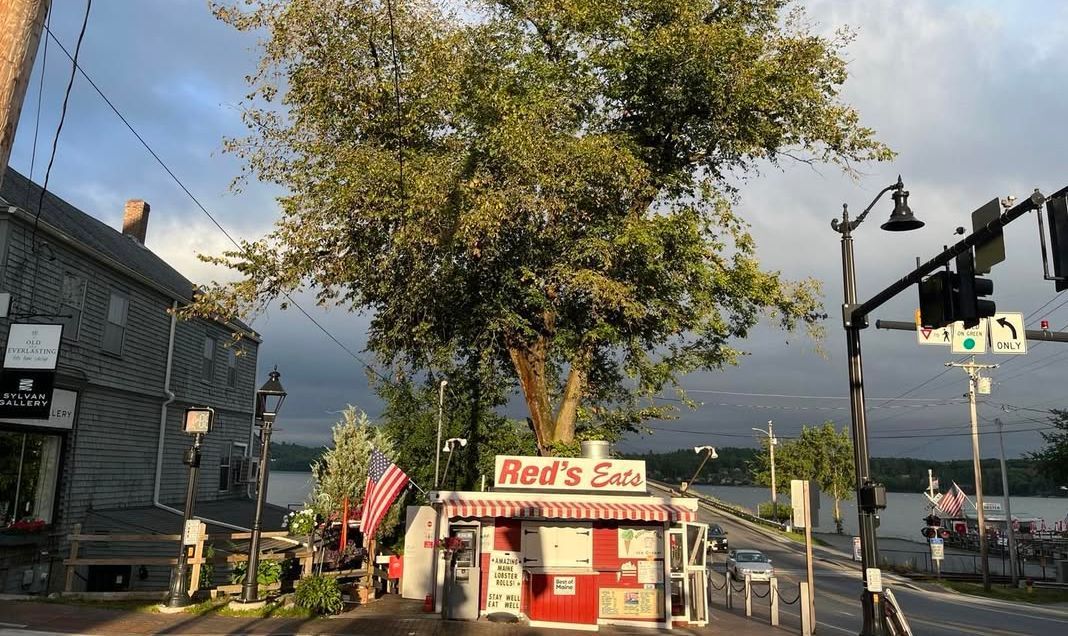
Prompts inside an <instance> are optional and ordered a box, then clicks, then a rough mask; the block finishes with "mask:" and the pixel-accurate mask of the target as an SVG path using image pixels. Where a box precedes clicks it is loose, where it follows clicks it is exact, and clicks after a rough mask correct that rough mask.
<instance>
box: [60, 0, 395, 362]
mask: <svg viewBox="0 0 1068 636" xmlns="http://www.w3.org/2000/svg"><path fill="white" fill-rule="evenodd" d="M90 1H91V0H90ZM46 29H47V27H46ZM47 32H48V36H49V37H50V38H52V40H53V41H54V42H55V43H56V45H57V46H59V48H60V49H61V50H62V51H63V53H64V54H65V55H66V56H67V57H68V58H69V59H70V60H71V62H72V63H73V64H74V68H75V69H77V71H78V72H79V73H81V75H82V77H84V78H85V80H86V81H87V82H89V85H90V86H92V87H93V90H95V91H96V93H97V95H99V96H100V98H101V99H103V100H104V103H106V104H107V105H108V107H110V108H111V110H112V112H114V113H115V115H116V116H118V118H119V120H120V121H122V123H123V124H124V125H125V126H126V128H127V129H129V131H130V132H131V133H133V136H134V137H136V138H137V141H139V142H141V145H142V146H144V148H145V150H147V151H148V153H149V154H150V155H152V158H153V159H155V160H156V163H158V164H159V165H160V167H161V168H163V171H164V172H166V173H167V175H168V176H170V178H171V180H173V181H174V183H175V184H177V185H178V187H179V188H180V189H181V190H182V192H184V193H185V195H186V196H187V197H189V199H190V200H191V201H192V202H193V204H194V205H196V206H197V208H198V209H200V211H201V212H203V213H204V215H205V216H206V217H208V219H209V220H210V221H211V222H212V223H213V224H214V225H215V227H216V228H218V229H219V231H220V232H222V234H223V236H225V237H226V238H227V239H229V241H230V242H231V243H233V245H234V246H235V247H237V249H238V250H239V251H241V252H245V249H244V248H243V247H242V246H241V244H240V243H238V242H237V240H236V239H234V237H233V236H232V235H231V234H230V233H229V232H228V231H227V230H226V228H225V227H223V226H222V224H221V223H219V221H218V220H217V219H216V218H215V216H214V215H212V213H211V212H209V211H208V209H207V208H206V207H204V204H202V203H201V202H200V200H199V199H198V198H197V197H196V195H194V194H193V193H192V192H191V191H190V190H189V188H187V187H186V185H185V184H184V183H183V182H182V180H181V179H179V178H178V176H177V175H176V174H175V173H174V171H173V170H171V168H170V167H169V166H168V165H167V164H166V163H165V162H164V161H163V159H161V158H160V156H159V154H157V153H156V151H155V150H153V149H152V146H150V145H149V144H148V142H147V141H145V139H144V137H142V136H141V134H140V133H138V132H137V130H136V129H135V128H134V127H133V125H132V124H131V123H130V121H129V120H128V119H126V117H125V116H124V115H123V114H122V112H120V111H119V109H118V108H117V107H116V106H115V104H114V103H112V101H111V100H110V99H109V98H108V96H107V95H105V94H104V91H103V90H101V89H100V87H99V86H98V85H97V84H96V82H94V81H93V79H92V78H91V77H90V76H89V74H88V73H86V72H85V69H83V68H82V67H81V66H80V65H78V63H77V60H76V58H75V56H72V55H71V53H70V51H68V50H67V47H65V46H63V43H62V42H61V41H60V40H59V38H57V37H56V35H55V34H54V33H52V31H51V30H50V29H47ZM79 42H80V40H79ZM76 54H77V50H76V51H75V55H76ZM43 191H44V190H43V189H42V192H43ZM282 295H283V296H284V297H285V299H286V301H287V302H288V303H289V304H291V305H293V306H294V307H296V308H297V310H298V311H299V312H300V313H301V314H303V315H304V317H305V318H307V319H308V320H309V321H311V323H312V324H313V325H315V326H316V327H317V328H318V329H319V331H321V332H323V334H324V335H326V337H327V338H329V339H330V340H332V341H333V342H334V344H336V345H337V346H338V347H340V348H341V349H342V350H343V351H344V352H345V353H347V354H348V355H349V356H351V357H352V358H353V359H354V360H356V361H357V362H359V363H360V364H362V365H363V366H364V367H365V368H366V369H368V370H369V371H370V372H371V373H373V374H375V376H377V377H378V378H379V379H381V380H383V381H388V378H386V377H385V376H384V375H382V374H381V373H379V372H378V370H376V369H375V368H374V367H373V366H371V365H370V364H368V363H367V362H365V361H364V360H363V359H362V358H361V357H360V356H359V355H357V354H356V353H355V352H353V351H352V349H350V348H349V347H348V346H346V345H345V344H344V343H343V342H341V340H339V339H338V338H337V337H336V336H335V335H334V334H332V333H331V332H330V331H329V330H327V328H326V327H324V326H323V325H322V323H320V322H319V321H318V320H316V319H315V317H314V316H312V315H311V314H309V313H308V312H307V310H305V309H304V307H302V306H301V305H300V303H298V302H297V301H296V300H295V299H294V298H293V297H292V296H291V295H290V294H289V293H287V292H282Z"/></svg>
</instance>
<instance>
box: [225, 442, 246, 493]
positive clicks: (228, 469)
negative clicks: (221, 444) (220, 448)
mask: <svg viewBox="0 0 1068 636" xmlns="http://www.w3.org/2000/svg"><path fill="white" fill-rule="evenodd" d="M247 452H248V444H242V443H240V442H230V448H229V451H228V452H224V453H223V454H222V455H220V456H219V492H229V491H230V489H232V488H234V487H235V486H236V485H237V484H238V483H239V482H240V480H241V460H242V459H243V458H244V457H245V454H246V453H247Z"/></svg>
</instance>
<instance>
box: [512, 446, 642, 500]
mask: <svg viewBox="0 0 1068 636" xmlns="http://www.w3.org/2000/svg"><path fill="white" fill-rule="evenodd" d="M493 472H494V485H495V487H496V488H499V489H510V490H585V491H592V492H604V493H611V492H616V493H618V492H626V493H644V492H645V462H643V461H638V460H630V459H590V458H586V457H518V456H513V455H498V456H497V460H496V464H495V467H494V471H493Z"/></svg>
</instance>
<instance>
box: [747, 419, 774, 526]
mask: <svg viewBox="0 0 1068 636" xmlns="http://www.w3.org/2000/svg"><path fill="white" fill-rule="evenodd" d="M753 430H754V431H756V432H758V433H762V434H764V435H767V436H768V454H769V455H770V456H771V457H770V460H771V514H772V516H773V517H775V520H776V521H778V520H779V519H778V517H779V495H778V493H777V492H776V488H775V443H776V442H777V441H778V440H776V439H775V429H774V428H773V424H772V421H771V420H768V430H767V431H765V430H764V429H760V428H754V429H753Z"/></svg>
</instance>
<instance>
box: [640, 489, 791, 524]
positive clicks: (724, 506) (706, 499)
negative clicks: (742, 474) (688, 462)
mask: <svg viewBox="0 0 1068 636" xmlns="http://www.w3.org/2000/svg"><path fill="white" fill-rule="evenodd" d="M649 485H651V486H654V487H657V488H660V489H661V490H666V491H667V492H668V493H670V494H672V495H674V496H676V497H693V498H695V499H697V500H698V502H700V503H702V504H704V505H705V506H708V507H709V508H712V509H714V510H718V511H719V512H725V513H727V514H729V515H733V516H735V517H738V518H739V519H744V520H746V521H748V522H750V523H755V524H759V525H762V526H766V527H768V528H773V529H775V530H781V531H785V530H786V525H785V524H781V523H779V522H777V521H772V520H771V519H765V518H763V517H758V516H757V515H754V514H753V513H751V512H749V511H748V510H746V509H744V508H740V507H738V506H735V505H733V504H730V503H727V502H726V501H722V500H720V499H716V498H715V497H713V496H711V495H706V494H704V493H699V492H694V491H692V490H686V491H685V492H681V491H678V490H676V489H675V488H674V487H673V486H671V485H670V484H665V483H663V482H659V481H655V480H652V479H650V480H649Z"/></svg>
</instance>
